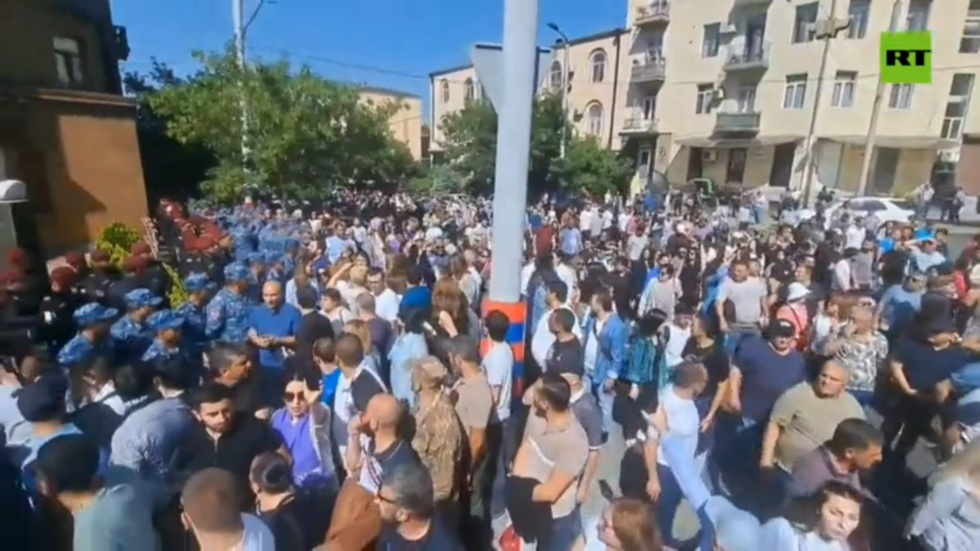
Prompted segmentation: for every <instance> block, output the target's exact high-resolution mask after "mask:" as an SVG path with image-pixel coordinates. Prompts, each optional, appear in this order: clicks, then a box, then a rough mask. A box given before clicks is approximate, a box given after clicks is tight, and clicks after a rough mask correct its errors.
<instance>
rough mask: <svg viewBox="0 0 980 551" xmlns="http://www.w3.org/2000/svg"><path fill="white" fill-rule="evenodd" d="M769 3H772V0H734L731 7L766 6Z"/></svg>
mask: <svg viewBox="0 0 980 551" xmlns="http://www.w3.org/2000/svg"><path fill="white" fill-rule="evenodd" d="M769 4H772V0H735V3H734V4H733V5H732V7H735V8H745V7H750V6H768V5H769Z"/></svg>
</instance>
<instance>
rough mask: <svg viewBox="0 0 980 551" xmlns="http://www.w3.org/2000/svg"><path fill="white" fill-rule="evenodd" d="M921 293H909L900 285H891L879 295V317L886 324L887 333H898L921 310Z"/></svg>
mask: <svg viewBox="0 0 980 551" xmlns="http://www.w3.org/2000/svg"><path fill="white" fill-rule="evenodd" d="M922 295H923V291H915V292H912V291H909V290H907V289H906V288H905V287H904V286H902V285H901V284H896V285H892V286H891V287H889V288H888V289H885V292H884V294H882V295H881V317H882V318H883V319H884V320H885V321H886V322H888V327H889V332H890V333H895V332H897V331H900V330H901V329H902V328H904V327H905V325H907V324H908V323H909V322H911V321H912V318H914V317H915V313H916V312H918V311H919V309H920V308H922Z"/></svg>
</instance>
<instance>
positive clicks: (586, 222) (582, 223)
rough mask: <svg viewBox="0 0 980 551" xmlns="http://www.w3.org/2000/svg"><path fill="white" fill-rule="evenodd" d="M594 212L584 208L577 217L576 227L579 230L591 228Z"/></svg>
mask: <svg viewBox="0 0 980 551" xmlns="http://www.w3.org/2000/svg"><path fill="white" fill-rule="evenodd" d="M594 216H595V214H594V213H593V212H592V210H590V209H585V210H583V211H582V214H580V215H579V217H578V229H579V230H581V231H589V230H590V229H591V228H592V218H593V217H594Z"/></svg>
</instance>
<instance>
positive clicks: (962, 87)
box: [942, 73, 974, 140]
mask: <svg viewBox="0 0 980 551" xmlns="http://www.w3.org/2000/svg"><path fill="white" fill-rule="evenodd" d="M973 80H974V76H973V75H972V74H970V73H958V74H956V75H953V82H952V83H951V84H950V86H949V101H947V102H946V114H945V116H944V117H943V129H942V137H943V138H944V139H947V140H958V139H960V136H962V134H963V120H964V119H965V118H966V110H967V108H968V106H969V105H970V95H971V94H972V93H973Z"/></svg>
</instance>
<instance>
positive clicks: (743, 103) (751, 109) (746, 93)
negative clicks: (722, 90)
mask: <svg viewBox="0 0 980 551" xmlns="http://www.w3.org/2000/svg"><path fill="white" fill-rule="evenodd" d="M755 95H756V87H755V86H750V85H744V86H739V87H738V112H739V113H755Z"/></svg>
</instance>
